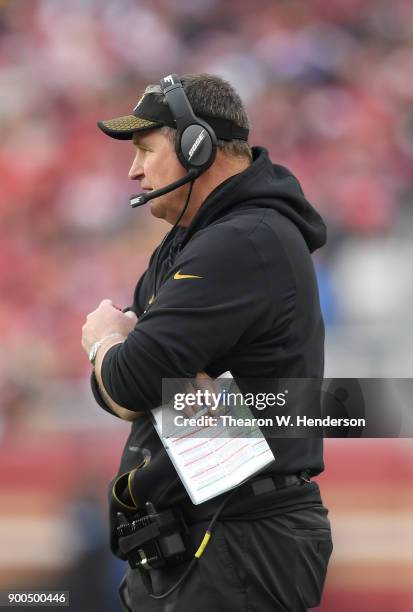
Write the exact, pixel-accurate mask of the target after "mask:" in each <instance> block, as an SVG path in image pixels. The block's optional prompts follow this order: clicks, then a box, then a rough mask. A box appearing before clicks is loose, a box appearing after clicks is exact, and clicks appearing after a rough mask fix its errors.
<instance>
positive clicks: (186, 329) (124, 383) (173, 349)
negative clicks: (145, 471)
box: [102, 224, 269, 410]
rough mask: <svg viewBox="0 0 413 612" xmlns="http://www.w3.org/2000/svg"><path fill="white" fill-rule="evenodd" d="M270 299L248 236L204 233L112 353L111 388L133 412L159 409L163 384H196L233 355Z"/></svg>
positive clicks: (105, 369) (106, 373) (215, 230)
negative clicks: (222, 359)
mask: <svg viewBox="0 0 413 612" xmlns="http://www.w3.org/2000/svg"><path fill="white" fill-rule="evenodd" d="M268 299H269V295H268V283H266V282H265V277H264V271H263V266H262V263H261V262H260V259H259V257H258V255H257V253H256V251H255V249H254V246H253V243H252V241H251V240H250V239H249V237H248V235H247V234H246V233H244V232H240V231H239V230H237V229H235V228H233V227H231V226H228V225H227V224H221V225H218V226H214V227H209V228H208V229H206V230H204V231H202V232H199V234H197V235H196V236H195V237H194V238H193V239H192V240H191V241H190V242H189V244H188V245H187V246H186V247H185V249H184V251H183V252H182V253H181V254H180V256H179V257H178V258H177V260H176V262H175V264H174V267H173V268H172V269H171V271H170V275H169V278H168V279H167V280H166V282H164V284H163V285H162V287H161V288H160V290H159V291H158V295H157V296H156V300H155V301H154V303H153V304H152V306H151V307H150V309H149V310H148V311H147V312H146V313H145V314H144V315H143V316H142V317H141V318H140V320H139V322H138V323H137V325H136V327H135V328H134V330H133V331H132V332H130V333H129V335H128V337H127V339H126V341H125V342H124V343H123V344H119V345H116V346H114V347H112V348H111V349H109V351H108V352H107V353H106V355H105V357H104V360H103V364H102V380H103V383H104V386H105V389H106V390H107V392H108V393H109V395H110V396H111V397H112V399H113V400H114V401H115V402H117V403H118V404H120V405H121V406H124V407H125V408H129V409H130V410H151V409H152V408H155V407H156V406H159V405H160V404H161V402H162V379H163V378H194V377H195V376H196V375H197V373H198V372H200V371H203V370H205V368H207V367H208V364H210V363H211V362H213V361H214V360H216V359H218V358H220V357H222V356H223V355H225V354H226V353H228V352H229V351H230V350H231V349H232V347H234V346H235V345H236V344H237V342H238V341H239V340H240V338H241V336H242V335H243V333H245V331H246V330H247V329H249V328H250V326H251V325H252V324H253V323H254V322H256V321H258V320H259V319H260V317H261V316H262V314H263V309H264V308H265V304H266V303H268V302H267V300H268Z"/></svg>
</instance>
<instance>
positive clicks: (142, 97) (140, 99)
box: [133, 94, 145, 111]
mask: <svg viewBox="0 0 413 612" xmlns="http://www.w3.org/2000/svg"><path fill="white" fill-rule="evenodd" d="M144 97H145V94H143V96H141V97H140V98H139V100H138V103H137V105H136V106H135V108H134V109H133V110H134V111H136V109H137V108H138V106H139V104H140V103H141V102H142V100H143V99H144Z"/></svg>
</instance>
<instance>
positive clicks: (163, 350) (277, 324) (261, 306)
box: [92, 147, 326, 505]
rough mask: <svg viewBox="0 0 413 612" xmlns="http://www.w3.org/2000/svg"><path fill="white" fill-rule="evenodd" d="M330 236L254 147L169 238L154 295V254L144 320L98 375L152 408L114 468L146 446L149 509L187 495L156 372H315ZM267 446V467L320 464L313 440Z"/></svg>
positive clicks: (138, 304)
mask: <svg viewBox="0 0 413 612" xmlns="http://www.w3.org/2000/svg"><path fill="white" fill-rule="evenodd" d="M325 240H326V229H325V225H324V223H323V221H322V219H321V217H320V216H319V215H318V213H317V212H316V211H315V210H314V208H313V207H312V206H311V205H310V204H309V202H308V201H307V200H306V199H305V197H304V194H303V192H302V190H301V187H300V184H299V182H298V181H297V179H296V178H295V177H294V176H293V175H292V174H291V172H290V171H289V170H287V169H286V168H284V167H283V166H280V165H273V164H272V163H271V161H270V160H269V158H268V154H267V151H266V150H265V149H263V148H259V147H256V148H254V149H253V163H252V164H251V165H250V166H249V167H248V168H247V169H246V170H244V171H243V172H241V173H240V174H237V175H235V176H233V177H231V178H229V179H228V180H226V181H225V182H223V183H221V184H220V185H219V186H218V187H217V188H216V189H214V191H213V192H212V193H211V194H210V195H209V196H208V198H207V199H206V200H205V202H204V203H203V205H202V207H201V208H200V209H199V211H198V212H197V214H196V216H195V217H194V219H193V221H192V223H191V225H190V226H189V227H188V228H187V229H184V228H179V230H178V231H177V232H176V233H175V234H174V236H170V237H169V238H168V239H167V240H166V242H165V243H164V245H163V247H162V249H161V250H160V253H158V265H157V268H158V271H157V279H158V282H157V285H158V287H157V288H156V291H155V288H154V280H155V279H154V275H155V270H154V268H155V261H156V259H157V257H156V253H157V251H155V253H154V254H153V255H152V258H151V261H150V264H149V268H148V270H147V271H146V272H145V274H144V275H143V277H142V278H141V279H140V281H139V283H138V285H137V287H136V290H135V295H134V301H133V305H132V307H131V308H132V310H134V311H135V313H136V314H137V316H138V317H139V322H138V324H137V325H136V327H135V329H134V330H133V331H132V332H131V333H130V334H129V335H128V337H127V339H126V340H125V342H124V343H123V344H120V345H119V344H118V345H116V346H114V347H112V348H111V349H110V350H109V351H108V352H107V353H106V355H105V357H104V360H103V364H102V379H103V382H104V385H105V388H106V390H107V391H108V393H109V395H110V396H111V397H112V398H113V400H114V401H115V402H116V403H118V404H120V405H121V406H124V407H125V408H128V409H130V410H137V411H146V412H148V416H147V417H146V416H144V417H141V418H138V419H137V420H136V421H135V422H134V423H133V425H132V431H131V436H130V438H129V441H128V443H127V445H126V447H125V452H124V455H123V459H122V464H121V471H126V470H128V469H131V468H133V467H135V466H136V465H137V464H138V463H139V462H140V461H139V459H138V457H139V452H140V451H141V450H142V449H143V448H145V449H146V454H148V451H149V453H150V454H151V462H150V463H149V464H148V466H147V468H145V470H141V471H142V472H143V471H145V473H146V475H147V478H148V479H149V480H150V481H152V482H153V484H154V489H156V492H155V490H154V498H153V499H152V500H151V501H153V502H154V503H155V505H156V503H157V502H159V497H160V496H161V497H162V498H165V500H172V499H173V500H176V499H179V498H183V497H185V496H186V494H185V492H184V490H183V488H182V487H181V486H180V485H179V480H176V479H175V478H174V476H175V473H174V471H173V468H172V466H171V464H170V461H169V458H168V457H167V455H166V452H165V451H164V449H163V447H162V444H161V443H160V441H159V439H158V437H157V434H156V433H155V431H154V429H153V426H152V424H151V419H150V415H149V413H150V411H151V409H153V408H155V407H156V406H159V405H160V404H161V391H162V379H163V378H188V377H189V378H194V377H195V376H196V374H197V373H198V372H201V371H206V372H207V373H208V374H209V375H210V376H212V377H216V376H219V375H220V374H222V373H223V372H226V371H230V372H231V374H232V376H233V377H234V379H235V380H236V381H238V380H243V379H260V378H261V379H271V378H274V379H277V378H301V377H303V378H304V377H306V378H316V379H320V378H322V376H323V356H324V325H323V319H322V315H321V311H320V304H319V297H318V289H317V282H316V276H315V273H314V268H313V263H312V260H311V256H310V253H311V252H313V251H314V250H315V249H317V248H319V247H321V246H322V245H323V244H324V243H325ZM194 277H196V278H194ZM154 293H156V295H155V297H154V298H153V294H154ZM92 380H93V379H92ZM92 386H93V390H94V393H95V397H96V399H97V400H98V402H99V403H100V405H102V406H103V407H105V406H104V403H103V401H102V399H101V397H100V396H99V393H98V390H97V387H96V382H95V381H93V385H92ZM243 390H244V391H245V389H243ZM269 443H270V446H271V447H272V448H273V450H274V451H275V452H276V456H277V461H276V462H275V463H274V465H273V466H271V467H270V468H269V469H268V470H267V472H268V471H270V472H272V471H273V472H276V473H282V474H293V473H297V472H300V471H301V470H304V469H308V470H310V471H311V473H312V474H317V473H319V472H321V471H322V470H323V468H324V465H323V458H322V440H320V439H311V440H310V439H309V440H305V439H290V440H277V439H272V440H269ZM136 453H138V455H137V454H136ZM151 464H152V467H151V470H152V472H153V478H152V477H151V478H150V471H151V470H150V469H149V467H150V466H151ZM142 477H143V476H142ZM171 479H172V480H173V481H174V482H175V485H174V484H173V483H172V481H171ZM168 485H169V489H168ZM291 488H292V489H295V488H296V487H291Z"/></svg>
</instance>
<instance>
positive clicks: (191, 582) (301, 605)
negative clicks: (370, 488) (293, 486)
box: [120, 506, 333, 612]
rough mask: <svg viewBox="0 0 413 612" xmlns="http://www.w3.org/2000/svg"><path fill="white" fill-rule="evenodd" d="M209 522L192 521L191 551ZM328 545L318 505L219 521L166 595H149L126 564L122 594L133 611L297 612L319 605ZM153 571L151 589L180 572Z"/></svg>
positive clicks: (157, 589)
mask: <svg viewBox="0 0 413 612" xmlns="http://www.w3.org/2000/svg"><path fill="white" fill-rule="evenodd" d="M206 526H207V522H205V523H197V524H196V525H193V526H192V527H191V540H192V541H193V543H194V549H196V548H197V547H198V544H199V543H200V542H201V540H202V537H203V534H204V532H205V529H206ZM332 549H333V545H332V540H331V530H330V522H329V520H328V518H327V510H326V509H325V508H324V507H323V506H314V507H312V508H305V509H303V510H297V511H295V512H289V513H286V514H281V515H277V516H273V517H270V518H265V519H259V520H254V521H234V522H227V521H225V522H221V521H218V522H217V524H216V526H215V529H214V532H213V535H212V538H211V540H210V542H209V544H208V547H207V549H206V550H205V552H204V554H203V555H202V557H201V558H200V559H199V561H198V562H197V564H196V565H195V568H194V569H193V570H192V572H191V573H190V575H189V576H188V577H187V579H186V580H185V582H184V583H183V584H182V585H181V586H180V587H179V588H178V589H177V590H176V591H175V592H173V593H172V594H171V595H169V596H168V597H166V598H165V599H161V600H155V599H152V598H151V597H150V596H149V595H148V594H147V590H146V588H145V587H144V585H143V583H142V579H141V576H140V573H139V571H137V570H130V569H129V570H128V572H127V574H126V576H125V578H124V580H123V582H122V585H121V588H120V596H121V600H122V602H123V606H124V607H123V610H125V611H128V612H130V611H132V612H161V611H162V612H189V611H190V612H193V610H196V612H281V611H283V612H287V611H288V612H300V611H305V610H307V608H312V607H315V606H317V605H318V604H319V603H320V599H321V593H322V590H323V586H324V580H325V576H326V571H327V565H328V560H329V558H330V555H331V552H332ZM186 567H187V563H183V564H181V565H179V566H177V567H173V568H168V569H160V570H151V571H150V576H151V580H152V587H153V591H154V593H155V594H159V593H163V592H165V591H167V590H168V589H169V588H170V587H171V586H172V585H173V584H174V583H175V582H177V581H178V579H179V577H180V576H181V575H182V573H183V572H184V571H185V569H186Z"/></svg>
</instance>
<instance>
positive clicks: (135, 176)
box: [128, 151, 144, 181]
mask: <svg viewBox="0 0 413 612" xmlns="http://www.w3.org/2000/svg"><path fill="white" fill-rule="evenodd" d="M140 157H141V156H140V154H139V151H137V152H136V155H135V158H134V160H133V162H132V165H131V167H130V170H129V173H128V177H129V178H130V179H131V180H132V181H137V180H138V181H139V180H141V179H142V178H143V177H144V173H143V166H142V162H141V159H140Z"/></svg>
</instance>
